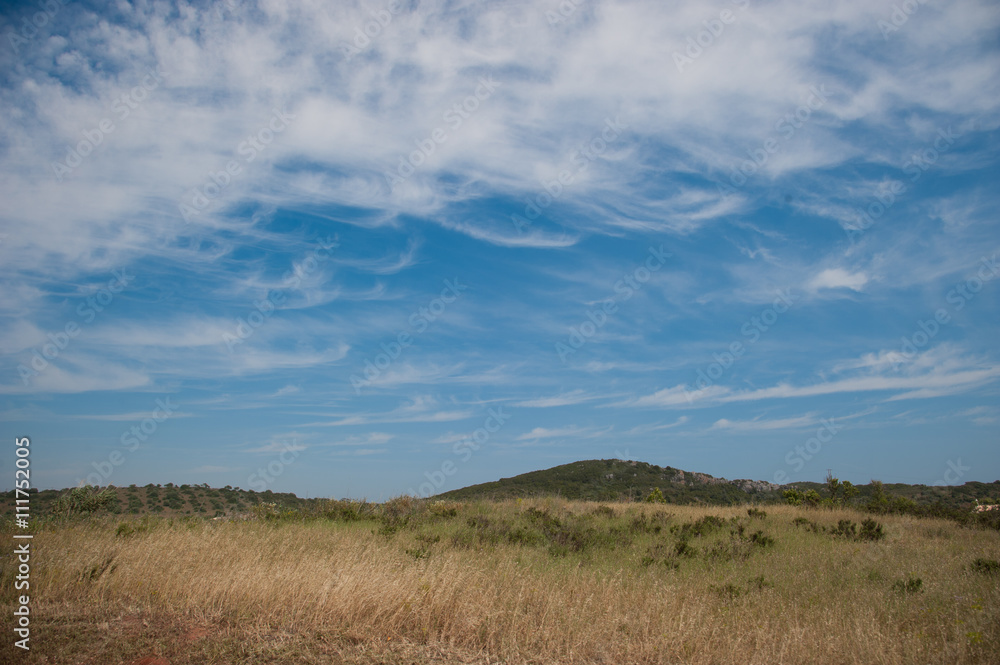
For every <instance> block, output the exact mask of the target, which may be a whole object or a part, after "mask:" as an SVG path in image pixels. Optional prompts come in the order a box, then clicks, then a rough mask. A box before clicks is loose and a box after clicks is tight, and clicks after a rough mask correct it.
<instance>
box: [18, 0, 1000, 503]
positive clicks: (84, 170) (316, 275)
mask: <svg viewBox="0 0 1000 665" xmlns="http://www.w3.org/2000/svg"><path fill="white" fill-rule="evenodd" d="M998 28H1000V7H998V6H997V5H996V3H993V2H988V1H983V2H978V1H974V0H962V1H960V2H955V3H947V4H944V3H937V2H924V3H918V2H916V1H915V0H914V1H913V2H910V3H902V4H900V3H892V2H882V1H876V2H870V1H864V2H862V1H853V0H852V1H834V2H829V3H823V4H822V5H821V6H818V5H812V4H810V5H809V6H806V5H802V4H801V3H793V2H754V1H753V0H750V1H749V2H746V1H744V0H738V1H736V2H732V1H729V0H726V1H723V2H708V3H704V2H681V3H658V2H598V1H596V0H582V1H580V2H563V3H559V2H556V1H554V0H553V1H552V2H464V3H463V2H405V1H403V2H379V1H378V0H376V1H374V2H368V3H364V4H359V3H352V2H338V3H324V2H304V3H295V5H294V6H293V5H292V3H282V2H273V1H263V0H262V1H260V2H251V1H249V0H234V1H231V2H221V3H213V4H205V3H195V4H186V3H181V4H178V3H170V2H135V3H131V4H130V3H126V2H118V3H111V4H108V5H107V6H105V5H104V4H103V3H101V4H99V5H98V4H95V3H88V2H82V3H76V2H73V3H66V4H63V3H62V2H60V0H52V2H49V3H48V4H44V3H42V4H32V5H28V4H23V5H12V4H9V3H8V4H6V5H4V9H3V14H2V16H0V34H2V35H3V44H0V99H2V107H3V108H4V109H5V111H4V113H3V114H0V172H2V177H0V201H3V203H2V206H0V265H2V270H0V282H2V289H0V346H2V364H0V420H2V422H3V425H4V426H3V429H4V431H5V432H6V433H7V436H8V439H12V438H13V437H15V436H30V437H31V439H32V451H33V456H32V465H33V466H32V470H33V472H34V474H33V476H32V478H33V481H34V483H35V484H36V485H37V486H40V487H43V488H47V487H66V486H72V485H76V484H78V483H79V482H81V481H83V482H85V481H87V480H89V481H90V482H92V483H93V482H97V481H99V483H100V484H102V485H104V484H109V483H111V484H116V485H127V484H130V483H138V484H146V483H150V482H153V483H167V482H174V483H178V484H180V483H208V484H209V485H212V486H224V485H233V486H240V487H243V488H247V489H258V490H263V489H272V490H275V491H293V492H296V493H298V494H300V495H309V496H351V497H358V498H360V497H368V498H370V499H384V498H388V497H391V496H394V495H398V494H401V493H407V492H413V493H429V492H437V491H444V490H447V489H453V488H456V487H462V486H465V485H469V484H473V483H477V482H483V481H488V480H493V479H496V478H498V477H502V476H511V475H514V474H517V473H522V472H526V471H530V470H535V469H539V468H546V467H549V466H553V465H556V464H562V463H566V462H570V461H574V460H579V459H591V458H629V459H639V460H643V461H648V462H651V463H655V464H660V465H670V466H674V467H679V468H683V469H686V470H692V471H702V472H706V473H710V474H712V475H715V476H725V477H728V478H755V479H763V480H769V481H772V482H775V481H777V482H789V481H795V480H820V479H822V477H823V476H824V475H825V474H826V470H827V469H828V468H829V469H833V471H834V473H835V475H838V476H839V477H841V478H844V479H850V480H852V481H854V482H859V483H863V482H867V481H868V480H870V479H871V478H879V479H882V480H884V481H887V482H919V483H927V484H933V483H956V482H957V483H961V482H965V481H968V480H980V481H992V480H995V479H997V478H998V477H1000V455H998V453H997V450H998V447H997V443H998V433H1000V399H998V398H1000V354H998V351H997V346H996V340H997V331H998V328H1000V309H998V302H1000V298H998V294H1000V291H998V288H1000V280H997V279H996V278H997V277H998V276H1000V268H998V267H997V263H996V261H997V251H998V249H1000V225H998V219H997V212H996V211H997V210H998V209H1000V205H998V204H1000V200H998V199H1000V196H998V193H997V192H998V190H997V187H996V182H997V176H998V174H1000V153H998V147H1000V141H998V132H997V128H998V121H1000V114H998V109H1000V104H998V103H1000V96H998V88H1000V77H998V76H997V72H998V70H1000V66H998V65H1000V44H998V40H997V35H998V34H1000V32H998ZM12 451H13V446H11V454H10V455H6V456H3V459H2V460H0V462H2V464H0V472H2V474H3V475H2V480H0V486H2V487H4V488H9V487H11V486H12V476H13V474H12V470H13V460H14V457H13V452H12Z"/></svg>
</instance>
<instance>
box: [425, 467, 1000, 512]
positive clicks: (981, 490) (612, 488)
mask: <svg viewBox="0 0 1000 665" xmlns="http://www.w3.org/2000/svg"><path fill="white" fill-rule="evenodd" d="M790 487H796V488H799V489H801V490H803V491H808V490H816V491H817V492H819V493H820V494H821V495H822V494H824V491H825V485H824V484H823V483H812V482H800V483H790V484H788V485H775V484H773V483H768V482H764V481H760V480H726V479H725V478H715V477H713V476H710V475H708V474H704V473H692V472H689V471H681V470H679V469H675V468H673V467H669V466H666V467H660V466H656V465H655V464H647V463H646V462H634V461H623V460H614V459H612V460H585V461H581V462H572V463H570V464H563V465H561V466H555V467H552V468H551V469H544V470H541V471H531V472H529V473H523V474H521V475H519V476H514V477H513V478H501V479H500V480H497V481H493V482H488V483H482V484H479V485H471V486H469V487H463V488H462V489H457V490H452V491H450V492H444V493H442V494H439V495H437V497H438V498H441V499H453V500H472V499H509V498H517V497H529V496H561V497H564V498H566V499H582V500H590V501H621V500H625V501H627V500H640V499H642V498H644V497H645V496H647V495H648V494H649V493H650V492H651V491H653V489H654V488H657V489H659V490H660V492H661V493H662V494H663V497H664V498H665V499H666V500H667V502H668V503H675V504H709V505H732V504H738V503H775V502H781V501H783V499H782V495H781V492H782V490H785V489H788V488H790ZM884 487H885V490H886V493H887V494H888V495H889V496H890V497H899V498H902V499H909V500H911V501H913V502H914V503H916V504H918V505H921V506H931V505H941V506H944V507H947V508H949V509H959V508H963V509H964V508H968V507H969V506H970V505H971V504H972V503H973V501H975V500H976V499H979V500H980V501H983V502H988V501H993V502H995V501H996V500H997V499H998V498H1000V481H994V482H992V483H980V482H968V483H965V484H964V485H955V486H942V487H936V486H929V485H907V484H902V483H893V484H886V485H885V486H884ZM857 489H858V495H857V497H856V501H857V502H859V503H863V502H865V501H867V500H868V499H869V498H870V497H871V493H872V487H871V485H860V486H858V488H857Z"/></svg>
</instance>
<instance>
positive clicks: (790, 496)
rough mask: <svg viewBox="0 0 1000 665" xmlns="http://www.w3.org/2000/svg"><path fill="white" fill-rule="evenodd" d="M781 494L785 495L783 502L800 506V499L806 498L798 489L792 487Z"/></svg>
mask: <svg viewBox="0 0 1000 665" xmlns="http://www.w3.org/2000/svg"><path fill="white" fill-rule="evenodd" d="M781 496H783V497H785V502H786V503H788V505H790V506H801V505H802V501H803V500H804V499H805V498H806V497H805V495H804V494H803V493H802V492H801V491H800V490H798V489H796V488H794V487H793V488H791V489H787V490H785V491H783V492H782V493H781Z"/></svg>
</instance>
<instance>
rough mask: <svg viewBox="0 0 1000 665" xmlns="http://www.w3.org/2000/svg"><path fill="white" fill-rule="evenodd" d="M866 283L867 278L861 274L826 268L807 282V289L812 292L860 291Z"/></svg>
mask: <svg viewBox="0 0 1000 665" xmlns="http://www.w3.org/2000/svg"><path fill="white" fill-rule="evenodd" d="M867 283H868V276H867V275H865V273H863V272H855V273H851V272H848V271H847V270H844V269H843V268H828V269H826V270H824V271H822V272H821V273H819V274H818V275H816V276H815V277H814V278H813V279H812V281H810V282H809V288H810V289H812V290H814V291H818V290H820V289H840V288H847V289H851V290H852V291H861V290H862V289H863V288H864V286H865V284H867Z"/></svg>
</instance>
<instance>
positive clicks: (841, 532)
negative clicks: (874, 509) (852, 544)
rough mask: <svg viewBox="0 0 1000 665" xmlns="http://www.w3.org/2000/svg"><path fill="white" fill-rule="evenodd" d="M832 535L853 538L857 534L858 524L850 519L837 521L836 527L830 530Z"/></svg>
mask: <svg viewBox="0 0 1000 665" xmlns="http://www.w3.org/2000/svg"><path fill="white" fill-rule="evenodd" d="M831 533H832V534H833V535H834V536H843V537H844V538H850V539H852V540H853V539H854V538H856V537H857V535H858V525H857V524H855V523H854V522H852V521H851V520H840V521H839V522H837V528H836V529H834V530H833V531H831Z"/></svg>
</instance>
